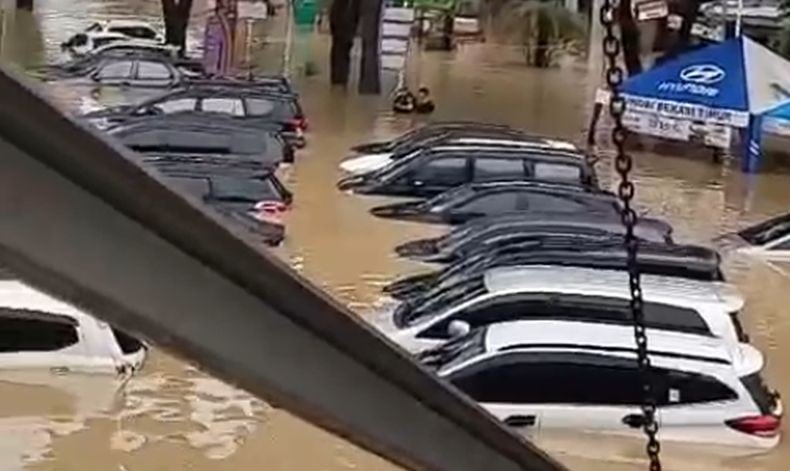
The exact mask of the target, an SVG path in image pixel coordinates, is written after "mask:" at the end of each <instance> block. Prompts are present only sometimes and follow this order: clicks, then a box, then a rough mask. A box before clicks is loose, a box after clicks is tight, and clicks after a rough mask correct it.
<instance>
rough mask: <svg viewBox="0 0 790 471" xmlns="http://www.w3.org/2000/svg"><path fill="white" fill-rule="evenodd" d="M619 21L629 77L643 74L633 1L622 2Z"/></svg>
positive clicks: (618, 16) (624, 0) (618, 13)
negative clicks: (632, 8)
mask: <svg viewBox="0 0 790 471" xmlns="http://www.w3.org/2000/svg"><path fill="white" fill-rule="evenodd" d="M617 20H618V23H619V24H620V38H621V41H622V46H623V60H624V62H625V69H626V71H627V72H628V76H629V77H630V76H632V75H636V74H638V73H641V72H642V59H641V58H640V51H641V47H640V46H641V44H640V41H639V27H638V26H637V25H636V21H634V16H633V14H632V13H631V0H622V1H621V2H620V8H618V10H617Z"/></svg>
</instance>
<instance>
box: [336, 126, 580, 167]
mask: <svg viewBox="0 0 790 471" xmlns="http://www.w3.org/2000/svg"><path fill="white" fill-rule="evenodd" d="M440 145H444V146H447V145H455V146H466V147H469V148H470V149H472V148H475V147H483V148H485V147H501V148H505V149H533V148H536V149H547V150H559V151H569V152H576V151H578V149H577V148H576V146H575V145H573V144H571V143H570V142H567V141H560V140H556V139H551V138H544V137H537V136H528V135H524V136H514V135H513V134H512V133H510V132H509V131H506V132H503V131H502V130H501V129H498V128H493V129H489V128H466V129H464V128H461V129H458V130H451V131H447V132H444V133H439V134H436V135H428V136H425V137H423V138H421V139H409V140H406V141H404V142H401V143H399V144H397V145H396V146H394V147H393V148H392V150H391V151H389V152H378V153H367V154H361V155H357V156H354V157H350V158H348V159H346V160H344V161H343V162H341V163H340V168H341V169H342V170H343V171H345V172H347V173H351V174H365V173H370V172H373V171H376V170H379V169H381V168H384V167H386V166H387V165H389V164H391V163H393V162H395V161H398V160H401V159H405V158H410V157H411V155H412V154H413V153H415V152H417V151H420V150H423V149H426V148H429V147H435V146H440Z"/></svg>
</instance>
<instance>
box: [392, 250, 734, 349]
mask: <svg viewBox="0 0 790 471" xmlns="http://www.w3.org/2000/svg"><path fill="white" fill-rule="evenodd" d="M641 281H642V292H643V299H644V307H643V313H644V318H645V325H647V326H648V327H651V328H655V329H662V330H672V331H677V332H690V333H694V334H698V335H705V336H713V337H718V338H721V339H723V340H725V341H727V342H730V343H732V344H737V343H738V342H746V341H748V336H747V335H746V333H745V332H744V331H743V328H742V326H741V323H740V320H739V319H738V315H739V312H740V310H741V309H742V308H743V305H744V301H743V298H742V297H741V295H740V294H739V293H738V291H737V290H736V288H735V287H733V286H731V285H728V284H726V283H714V282H709V281H698V280H689V279H683V278H676V277H666V276H658V275H647V274H645V275H642V277H641ZM630 300H631V290H630V288H629V284H628V272H627V271H625V270H600V269H591V268H579V267H561V266H552V265H526V266H507V267H495V268H491V269H488V270H485V271H483V272H482V273H481V274H479V275H474V276H470V277H468V278H465V279H462V280H460V281H459V282H458V283H455V284H454V285H451V286H449V287H444V288H439V289H436V290H434V291H431V292H430V293H427V294H426V295H425V296H422V297H420V298H417V299H414V300H410V301H408V302H404V303H401V304H400V305H398V306H397V307H396V308H395V309H394V311H393V312H392V315H391V317H389V320H387V319H383V320H381V321H380V322H379V323H378V327H379V328H380V329H381V330H382V332H383V333H385V334H386V335H388V336H389V337H390V338H392V340H393V341H395V342H396V343H398V344H399V345H401V346H403V347H404V348H405V349H406V350H408V351H411V352H419V351H422V350H425V349H428V348H433V347H436V346H438V345H440V344H442V343H443V342H445V341H447V340H449V339H451V338H452V337H453V336H455V335H458V334H459V332H460V333H465V332H468V331H469V330H470V329H474V328H477V327H483V326H486V325H489V324H495V323H498V322H507V321H512V320H520V319H555V320H573V321H581V322H591V323H605V324H626V325H627V324H630V323H631V322H633V317H632V313H631V308H630Z"/></svg>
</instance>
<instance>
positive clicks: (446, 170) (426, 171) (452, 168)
mask: <svg viewBox="0 0 790 471" xmlns="http://www.w3.org/2000/svg"><path fill="white" fill-rule="evenodd" d="M413 175H414V181H415V182H423V183H426V184H432V185H436V184H439V185H453V186H455V185H461V184H463V183H466V182H467V170H466V158H465V157H444V158H436V159H431V160H429V161H427V162H421V165H419V166H418V167H417V168H416V169H414V173H413Z"/></svg>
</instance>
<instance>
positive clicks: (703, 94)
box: [621, 36, 790, 171]
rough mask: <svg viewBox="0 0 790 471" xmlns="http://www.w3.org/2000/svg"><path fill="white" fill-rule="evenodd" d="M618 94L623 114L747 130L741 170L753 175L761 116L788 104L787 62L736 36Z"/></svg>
mask: <svg viewBox="0 0 790 471" xmlns="http://www.w3.org/2000/svg"><path fill="white" fill-rule="evenodd" d="M621 90H622V92H623V95H624V96H625V98H626V102H627V109H628V111H629V113H645V114H654V115H659V116H664V117H668V118H674V119H679V120H687V121H695V122H704V123H715V124H721V125H726V126H731V127H736V128H747V129H748V130H749V138H748V139H746V141H747V152H746V158H745V159H744V170H746V171H754V170H756V168H757V162H758V160H759V142H760V140H759V129H760V119H761V115H762V113H764V112H765V111H767V110H769V109H772V108H773V107H775V106H777V105H778V104H780V103H782V102H784V101H787V100H788V99H790V62H788V61H786V60H785V59H783V58H782V57H780V56H779V55H777V54H775V53H774V52H772V51H771V50H769V49H767V48H766V47H764V46H762V45H760V44H758V43H756V42H754V41H752V40H751V39H749V38H748V37H745V36H741V37H738V38H733V39H730V40H728V41H725V42H723V43H720V44H715V45H712V46H708V47H704V48H701V49H697V50H694V51H691V52H688V53H686V54H683V55H681V56H679V57H677V58H675V59H672V60H669V61H667V62H665V63H663V64H661V65H659V66H657V67H655V68H654V69H651V70H649V71H647V72H644V73H642V74H639V75H636V76H634V77H631V78H629V79H628V80H626V81H625V82H624V83H623V85H622V88H621Z"/></svg>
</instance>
